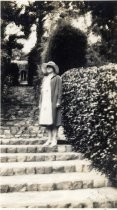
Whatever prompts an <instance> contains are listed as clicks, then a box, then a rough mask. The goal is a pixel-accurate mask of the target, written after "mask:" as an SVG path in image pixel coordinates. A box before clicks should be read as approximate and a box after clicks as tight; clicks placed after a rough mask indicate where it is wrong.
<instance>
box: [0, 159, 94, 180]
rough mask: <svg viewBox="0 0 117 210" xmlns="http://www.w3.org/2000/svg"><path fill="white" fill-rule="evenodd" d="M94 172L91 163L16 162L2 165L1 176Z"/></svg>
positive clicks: (0, 164) (73, 161) (76, 161)
mask: <svg viewBox="0 0 117 210" xmlns="http://www.w3.org/2000/svg"><path fill="white" fill-rule="evenodd" d="M91 170H92V164H91V161H88V160H85V159H84V160H69V161H40V162H22V163H21V162H14V163H0V175H1V176H12V175H24V174H50V173H67V172H89V171H91Z"/></svg>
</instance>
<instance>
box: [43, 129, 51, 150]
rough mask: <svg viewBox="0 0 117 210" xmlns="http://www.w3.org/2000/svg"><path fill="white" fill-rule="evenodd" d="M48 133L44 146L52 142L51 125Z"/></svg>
mask: <svg viewBox="0 0 117 210" xmlns="http://www.w3.org/2000/svg"><path fill="white" fill-rule="evenodd" d="M47 133H48V140H47V142H46V143H45V144H44V146H47V145H49V144H50V143H51V142H52V128H51V127H47Z"/></svg>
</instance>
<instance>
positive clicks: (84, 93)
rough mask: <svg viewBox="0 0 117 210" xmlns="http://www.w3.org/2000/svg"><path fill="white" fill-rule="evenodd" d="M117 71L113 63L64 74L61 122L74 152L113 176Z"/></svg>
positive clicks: (114, 169)
mask: <svg viewBox="0 0 117 210" xmlns="http://www.w3.org/2000/svg"><path fill="white" fill-rule="evenodd" d="M116 72H117V65H114V64H112V63H110V64H108V65H104V66H101V67H100V68H97V67H96V66H94V67H89V68H79V69H72V70H69V71H67V72H66V73H64V74H63V77H62V78H63V99H62V103H63V123H64V129H65V134H66V136H67V138H68V141H70V142H71V144H72V145H73V146H74V149H75V150H77V151H81V152H83V153H84V154H85V156H86V157H88V158H90V159H91V160H92V161H93V164H94V166H96V167H97V168H99V169H100V170H102V171H103V172H105V173H107V174H108V176H109V177H111V178H112V177H115V175H116V166H117V164H116V160H115V156H116V128H115V126H116V119H115V117H116V116H115V115H116V102H117V101H116V88H117V87H116V84H117V81H116Z"/></svg>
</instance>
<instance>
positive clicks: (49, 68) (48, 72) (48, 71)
mask: <svg viewBox="0 0 117 210" xmlns="http://www.w3.org/2000/svg"><path fill="white" fill-rule="evenodd" d="M53 72H54V70H53V68H52V67H51V66H47V74H50V73H53Z"/></svg>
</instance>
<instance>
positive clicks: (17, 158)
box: [0, 152, 83, 163]
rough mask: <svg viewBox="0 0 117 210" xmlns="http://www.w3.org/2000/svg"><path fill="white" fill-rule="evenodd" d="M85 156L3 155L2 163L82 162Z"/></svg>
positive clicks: (52, 154)
mask: <svg viewBox="0 0 117 210" xmlns="http://www.w3.org/2000/svg"><path fill="white" fill-rule="evenodd" d="M82 158H83V155H82V154H81V153H75V152H67V153H66V152H65V153H56V152H55V153H54V152H53V153H36V154H35V153H17V154H16V153H9V154H8V153H7V154H6V153H1V154H0V162H2V163H5V162H32V161H47V160H48V161H55V160H56V161H60V160H63V161H64V160H75V159H79V160H81V159H82Z"/></svg>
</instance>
